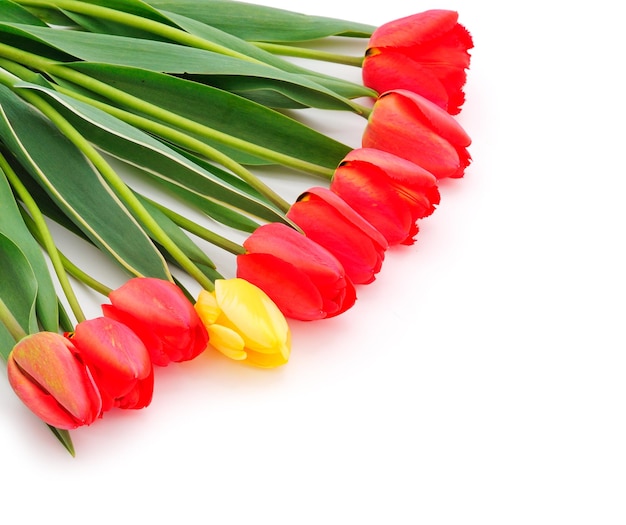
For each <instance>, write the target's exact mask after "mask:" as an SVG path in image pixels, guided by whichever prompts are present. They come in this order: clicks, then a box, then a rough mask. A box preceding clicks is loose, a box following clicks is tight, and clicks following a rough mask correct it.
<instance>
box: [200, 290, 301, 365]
mask: <svg viewBox="0 0 626 525" xmlns="http://www.w3.org/2000/svg"><path fill="white" fill-rule="evenodd" d="M195 309H196V311H197V312H198V315H199V316H200V319H202V322H203V323H204V325H205V327H206V329H207V331H208V332H209V340H210V345H211V346H213V347H214V348H215V349H216V350H219V351H220V352H221V353H223V354H224V355H226V356H227V357H229V358H231V359H234V360H237V361H244V362H246V363H249V364H251V365H254V366H257V367H261V368H274V367H277V366H280V365H283V364H285V363H287V361H288V360H289V354H290V352H291V332H290V330H289V326H288V324H287V321H286V320H285V317H284V316H283V314H282V313H281V312H280V310H279V309H278V307H277V306H276V305H275V304H274V302H273V301H272V300H271V299H270V298H269V297H268V296H267V294H266V293H265V292H263V291H262V290H261V289H259V288H257V287H256V286H254V285H253V284H251V283H249V282H248V281H246V280H244V279H239V278H235V279H218V280H216V281H215V290H214V291H212V292H208V291H207V290H202V291H201V292H200V294H199V296H198V301H197V302H196V304H195Z"/></svg>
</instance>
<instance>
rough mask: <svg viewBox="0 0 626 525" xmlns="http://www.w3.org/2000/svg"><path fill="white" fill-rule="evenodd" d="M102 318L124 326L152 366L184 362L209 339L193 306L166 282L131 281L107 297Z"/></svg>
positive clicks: (174, 286) (158, 280)
mask: <svg viewBox="0 0 626 525" xmlns="http://www.w3.org/2000/svg"><path fill="white" fill-rule="evenodd" d="M109 300H110V301H111V304H110V305H106V304H105V305H102V311H103V313H104V315H105V316H106V317H109V318H111V319H115V320H117V321H120V322H122V323H124V324H125V325H127V326H128V327H129V328H131V330H133V332H135V333H136V334H137V335H138V336H139V338H140V339H141V340H142V341H143V344H144V345H146V348H147V349H148V353H149V354H150V359H151V360H152V363H153V364H155V365H158V366H166V365H167V364H169V363H170V362H172V361H173V362H180V361H188V360H190V359H193V358H194V357H196V356H197V355H199V354H200V353H201V352H202V351H203V350H204V349H205V348H206V347H207V344H208V341H209V336H208V333H207V331H206V328H205V327H204V325H203V324H202V321H201V320H200V317H198V314H197V313H196V311H195V309H194V307H193V304H192V303H191V301H189V299H187V297H186V296H185V294H184V293H183V292H182V290H181V289H180V288H179V287H178V286H176V285H175V284H174V283H172V282H170V281H166V280H163V279H156V278H152V277H135V278H133V279H130V280H129V281H127V282H126V283H125V284H124V285H122V286H121V287H120V288H118V289H117V290H113V291H112V292H111V293H110V294H109Z"/></svg>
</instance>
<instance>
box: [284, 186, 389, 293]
mask: <svg viewBox="0 0 626 525" xmlns="http://www.w3.org/2000/svg"><path fill="white" fill-rule="evenodd" d="M287 217H288V218H289V219H291V220H292V221H293V222H294V223H295V224H297V225H298V226H299V227H300V228H301V229H302V231H304V233H305V234H306V236H307V237H308V238H309V239H312V240H314V241H315V242H317V243H318V244H320V245H321V246H323V247H324V248H326V249H327V250H328V251H329V252H330V253H332V254H333V255H334V256H335V257H337V259H338V260H339V262H340V263H341V264H342V265H343V267H344V268H345V270H346V274H347V275H348V277H349V278H350V280H351V281H352V282H354V283H356V284H366V283H371V282H372V281H373V280H374V278H375V275H376V274H377V273H378V272H379V271H380V268H381V266H382V263H383V259H384V257H385V250H386V249H387V246H388V244H387V241H386V240H385V238H384V237H383V235H382V234H381V233H380V232H379V231H378V230H377V229H376V228H374V227H373V226H372V225H371V224H370V223H369V222H367V221H366V220H365V219H364V218H363V217H362V216H361V215H359V214H358V213H357V212H356V211H355V210H354V209H353V208H351V207H350V206H349V205H348V204H347V203H346V202H345V201H344V200H343V199H342V198H341V197H340V196H339V195H337V194H335V193H333V192H332V191H330V190H328V189H326V188H311V189H309V190H308V191H307V192H305V193H303V194H302V195H301V196H300V197H299V198H298V200H297V202H295V203H294V204H293V205H292V206H291V208H290V209H289V211H288V212H287Z"/></svg>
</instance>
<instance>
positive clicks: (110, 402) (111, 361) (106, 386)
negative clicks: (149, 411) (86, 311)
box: [71, 317, 154, 412]
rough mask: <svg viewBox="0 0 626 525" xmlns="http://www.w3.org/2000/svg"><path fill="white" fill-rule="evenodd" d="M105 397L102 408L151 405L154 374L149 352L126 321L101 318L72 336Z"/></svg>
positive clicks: (84, 324)
mask: <svg viewBox="0 0 626 525" xmlns="http://www.w3.org/2000/svg"><path fill="white" fill-rule="evenodd" d="M71 341H72V343H73V344H74V346H75V347H76V349H77V351H78V353H79V355H80V357H81V358H82V360H83V361H84V362H85V364H86V365H87V366H88V367H89V369H90V370H91V373H92V374H93V378H94V381H95V383H96V385H97V386H98V389H99V390H100V394H101V396H102V403H103V407H102V410H103V412H104V411H107V410H109V409H110V408H112V407H114V406H115V407H119V408H137V409H138V408H143V407H146V406H148V405H149V404H150V401H151V400H152V391H153V386H154V373H153V368H152V362H151V361H150V355H149V354H148V350H147V349H146V347H145V345H144V344H143V342H142V341H141V339H139V337H138V336H137V335H136V334H135V333H134V332H133V331H132V330H131V329H130V328H128V327H127V326H126V325H125V324H122V323H120V322H119V321H115V320H114V319H109V318H106V317H98V318H95V319H90V320H87V321H82V322H80V323H78V325H77V326H76V330H75V331H74V333H73V335H72V336H71Z"/></svg>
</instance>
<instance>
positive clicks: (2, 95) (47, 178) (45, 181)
mask: <svg viewBox="0 0 626 525" xmlns="http://www.w3.org/2000/svg"><path fill="white" fill-rule="evenodd" d="M0 139H1V140H2V141H3V142H4V143H5V145H6V146H7V148H8V149H9V150H10V151H11V153H12V154H13V155H14V157H15V158H16V159H17V160H18V161H19V162H20V163H21V164H22V166H23V167H24V168H25V169H26V170H27V171H28V172H29V173H30V175H31V176H32V177H33V178H35V179H36V180H37V181H38V183H39V184H40V185H41V186H42V187H43V188H44V189H45V190H46V192H47V193H48V194H49V195H50V197H51V198H52V199H53V200H54V201H55V203H56V204H57V205H58V206H59V207H60V208H61V209H62V210H63V211H64V213H65V214H66V215H67V216H68V217H69V218H70V219H71V220H72V221H73V222H74V223H75V224H76V225H77V226H78V227H79V228H80V229H81V230H82V231H83V232H84V233H85V234H86V235H87V236H88V237H89V238H90V239H91V241H92V242H93V243H94V244H96V245H97V246H98V247H99V248H100V249H102V250H103V251H104V252H105V253H108V254H109V255H110V256H111V257H113V258H114V260H115V261H117V263H118V264H120V265H121V266H122V267H123V268H125V269H126V270H127V271H128V272H130V273H131V274H134V275H150V276H155V277H161V278H169V276H170V275H169V271H168V269H167V266H166V264H165V261H164V260H163V258H162V256H161V254H160V253H159V251H158V250H157V249H156V247H155V246H154V244H153V243H152V242H151V241H150V239H149V238H148V236H147V235H146V234H145V232H144V231H143V229H142V228H141V227H140V226H139V224H137V222H136V221H135V220H134V219H133V217H132V216H131V214H130V213H129V212H128V210H126V208H125V207H124V206H123V205H122V204H121V203H120V201H119V199H118V198H117V197H116V196H115V194H114V193H113V191H112V190H111V188H109V186H108V185H107V184H106V182H105V181H104V180H103V179H102V177H101V175H100V174H99V173H98V172H97V171H96V170H95V169H94V168H93V166H92V165H91V164H90V163H89V162H88V161H87V159H86V158H85V157H84V156H83V155H82V153H81V152H80V151H79V150H78V149H77V148H76V147H75V146H74V144H72V143H71V142H70V141H69V140H68V139H67V137H65V136H64V135H63V134H61V133H60V132H59V130H58V129H57V128H56V127H54V126H53V125H52V124H51V123H50V121H48V120H47V119H45V118H43V117H42V116H41V115H40V114H39V113H37V112H36V111H35V110H34V109H33V108H32V107H31V106H29V105H28V104H26V103H25V102H24V101H22V100H21V99H20V98H19V97H18V96H17V95H15V94H14V93H13V92H12V91H10V90H9V89H8V88H6V87H4V86H0Z"/></svg>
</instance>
